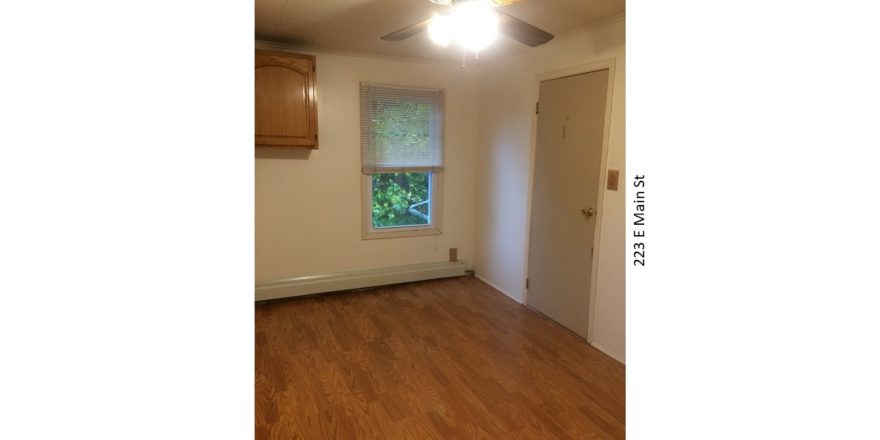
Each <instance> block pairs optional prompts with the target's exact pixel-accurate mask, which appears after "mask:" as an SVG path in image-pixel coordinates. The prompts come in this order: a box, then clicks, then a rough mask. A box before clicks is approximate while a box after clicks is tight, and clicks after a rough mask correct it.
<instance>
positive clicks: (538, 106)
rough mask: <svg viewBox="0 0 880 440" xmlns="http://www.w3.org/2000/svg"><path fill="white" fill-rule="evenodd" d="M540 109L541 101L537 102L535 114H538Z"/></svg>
mask: <svg viewBox="0 0 880 440" xmlns="http://www.w3.org/2000/svg"><path fill="white" fill-rule="evenodd" d="M540 109H541V103H540V102H536V103H535V114H536V115H537V114H538V111H540Z"/></svg>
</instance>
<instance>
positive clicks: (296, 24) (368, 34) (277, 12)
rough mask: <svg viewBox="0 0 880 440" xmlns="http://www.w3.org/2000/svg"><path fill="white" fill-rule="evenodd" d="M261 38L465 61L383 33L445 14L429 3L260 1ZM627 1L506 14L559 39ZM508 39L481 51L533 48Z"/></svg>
mask: <svg viewBox="0 0 880 440" xmlns="http://www.w3.org/2000/svg"><path fill="white" fill-rule="evenodd" d="M255 1H256V9H255V15H256V38H257V39H258V40H266V41H278V42H283V43H291V44H294V45H298V46H308V47H314V48H321V49H335V50H343V51H351V52H366V53H373V54H381V55H392V56H403V57H411V58H426V59H461V56H462V53H461V50H460V49H457V48H456V47H455V46H452V45H450V47H447V48H443V47H439V46H437V45H435V44H433V43H431V41H430V40H429V39H428V36H427V34H426V33H425V32H422V33H421V34H419V35H416V36H414V37H411V38H409V39H407V40H404V41H398V42H389V41H382V40H380V39H379V37H381V36H382V35H385V34H387V33H390V32H393V31H396V30H398V29H400V28H403V27H406V26H408V25H410V24H413V23H417V22H419V21H422V20H424V19H426V18H430V17H431V16H432V15H433V14H434V13H439V12H446V11H447V10H448V7H444V6H440V5H436V4H434V3H431V2H430V1H429V0H255ZM625 5H626V2H625V0H523V1H522V2H520V3H517V4H512V5H508V6H504V7H502V10H503V11H504V12H506V13H508V14H510V15H512V16H514V17H516V18H519V19H520V20H524V21H526V22H528V23H531V24H532V25H534V26H537V27H539V28H541V29H544V30H545V31H547V32H550V33H551V34H553V35H555V36H556V37H559V36H560V35H562V34H565V33H567V32H571V31H575V30H577V29H579V28H583V27H585V26H589V25H591V24H593V23H596V22H599V21H602V20H605V19H608V18H611V17H614V16H617V15H620V14H622V13H624V10H625V7H626V6H625ZM528 49H529V47H528V46H525V45H523V44H521V43H519V42H517V41H515V40H511V39H510V38H507V37H505V36H503V35H500V36H499V37H498V40H497V41H496V42H494V43H493V44H492V46H490V48H489V49H486V50H485V51H484V52H483V53H481V57H485V56H488V57H491V56H494V55H497V54H505V53H510V52H514V51H521V50H528Z"/></svg>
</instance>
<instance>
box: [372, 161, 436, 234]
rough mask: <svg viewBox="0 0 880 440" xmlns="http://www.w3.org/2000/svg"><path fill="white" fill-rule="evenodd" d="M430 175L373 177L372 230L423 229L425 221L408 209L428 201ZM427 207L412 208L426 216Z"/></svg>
mask: <svg viewBox="0 0 880 440" xmlns="http://www.w3.org/2000/svg"><path fill="white" fill-rule="evenodd" d="M430 175H431V173H381V174H373V176H372V179H373V227H374V228H387V227H394V226H416V225H426V224H428V223H429V222H428V220H427V219H426V218H422V217H421V216H418V215H415V214H412V213H410V212H409V208H410V206H412V205H415V204H417V203H419V202H424V201H427V200H428V192H429V191H428V182H429V179H430ZM428 205H429V204H428V203H426V204H423V205H420V206H418V207H415V208H413V209H415V210H416V211H418V212H420V213H421V214H423V215H425V216H429V215H430V214H429V210H428Z"/></svg>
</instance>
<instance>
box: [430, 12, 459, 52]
mask: <svg viewBox="0 0 880 440" xmlns="http://www.w3.org/2000/svg"><path fill="white" fill-rule="evenodd" d="M453 21H454V20H453V19H452V17H450V16H448V15H436V14H435V15H434V16H433V17H432V18H431V24H429V25H428V36H429V37H430V38H431V41H433V42H434V43H435V44H438V45H440V46H443V47H446V46H448V45H449V42H450V41H452V39H453V37H454V36H455V23H454V22H453Z"/></svg>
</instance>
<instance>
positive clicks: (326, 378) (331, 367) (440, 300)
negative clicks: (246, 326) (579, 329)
mask: <svg viewBox="0 0 880 440" xmlns="http://www.w3.org/2000/svg"><path fill="white" fill-rule="evenodd" d="M255 320H256V334H255V344H256V350H255V356H256V359H255V364H254V365H255V394H256V396H255V397H256V400H255V412H256V414H255V415H256V417H255V420H256V426H255V428H256V438H257V439H258V440H263V439H274V438H286V439H291V438H307V439H322V438H326V439H336V438H346V439H347V438H352V439H357V438H364V439H372V438H376V439H386V438H387V439H397V438H399V439H409V438H412V439H419V440H422V439H435V438H436V439H474V438H487V439H488V438H523V439H530V438H541V439H543V438H551V439H552V438H559V439H564V438H588V439H622V438H625V436H626V428H625V408H626V405H625V391H626V388H625V381H626V377H625V376H626V374H625V367H624V366H623V364H621V363H619V362H617V361H615V360H614V359H612V358H610V357H608V356H607V355H605V354H604V353H602V352H600V351H599V350H596V349H595V348H593V347H591V346H590V345H589V344H587V343H586V342H585V341H584V340H583V339H582V338H580V337H579V336H577V335H575V334H574V333H572V332H570V331H568V330H567V329H565V328H563V327H562V326H560V325H558V324H556V323H555V322H552V321H550V320H549V319H547V318H546V317H544V316H542V315H540V314H538V313H536V312H534V311H532V310H531V309H529V308H528V307H525V306H523V305H521V304H519V303H517V302H515V301H513V300H511V299H510V298H508V297H507V296H505V295H503V294H502V293H500V292H498V291H497V290H495V289H493V288H492V287H490V286H488V285H487V284H485V283H483V282H481V281H479V280H477V279H475V278H473V277H458V278H448V279H443V280H433V281H425V282H419V283H409V284H400V285H394V286H385V287H380V288H375V289H370V290H363V291H357V292H342V293H335V294H329V295H321V296H314V297H305V298H296V299H291V300H287V301H278V302H271V303H265V304H258V305H257V306H256V314H255Z"/></svg>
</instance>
